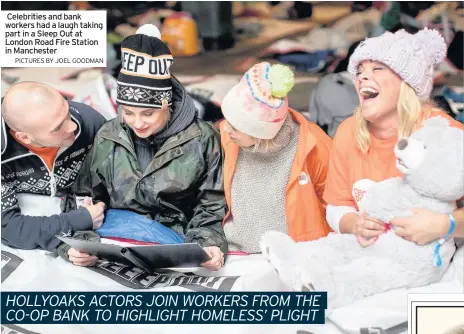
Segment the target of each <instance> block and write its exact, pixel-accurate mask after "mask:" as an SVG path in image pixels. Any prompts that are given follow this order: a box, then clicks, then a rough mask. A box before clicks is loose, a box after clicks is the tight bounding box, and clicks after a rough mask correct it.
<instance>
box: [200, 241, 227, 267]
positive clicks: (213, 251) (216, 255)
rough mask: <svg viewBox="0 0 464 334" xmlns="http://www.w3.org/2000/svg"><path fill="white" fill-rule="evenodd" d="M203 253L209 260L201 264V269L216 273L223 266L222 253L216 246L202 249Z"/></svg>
mask: <svg viewBox="0 0 464 334" xmlns="http://www.w3.org/2000/svg"><path fill="white" fill-rule="evenodd" d="M203 249H204V250H205V252H206V253H207V254H208V255H209V256H210V257H211V260H209V261H206V262H204V263H202V264H201V266H202V267H204V268H206V269H208V270H211V271H216V270H219V269H221V267H222V266H224V253H223V252H222V251H221V249H220V248H219V247H217V246H212V247H204V248H203Z"/></svg>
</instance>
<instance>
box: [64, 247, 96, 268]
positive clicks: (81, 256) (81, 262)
mask: <svg viewBox="0 0 464 334" xmlns="http://www.w3.org/2000/svg"><path fill="white" fill-rule="evenodd" d="M68 257H69V261H71V262H72V263H73V264H74V265H76V266H82V267H91V266H93V265H94V264H95V263H96V262H97V260H98V257H96V256H94V255H89V254H87V253H83V252H80V251H79V250H77V249H75V248H70V249H69V250H68Z"/></svg>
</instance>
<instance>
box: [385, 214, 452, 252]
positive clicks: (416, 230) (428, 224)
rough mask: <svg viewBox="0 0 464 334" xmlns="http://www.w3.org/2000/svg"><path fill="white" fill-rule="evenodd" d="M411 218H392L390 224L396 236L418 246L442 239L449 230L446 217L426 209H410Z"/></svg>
mask: <svg viewBox="0 0 464 334" xmlns="http://www.w3.org/2000/svg"><path fill="white" fill-rule="evenodd" d="M411 211H412V212H413V214H414V215H413V216H411V217H402V218H394V219H392V221H391V224H392V225H393V226H394V227H395V233H396V235H398V236H400V237H403V238H404V239H406V240H409V241H412V242H415V243H416V244H418V245H426V244H428V243H430V242H432V241H434V240H437V239H439V238H441V237H444V236H445V235H446V233H447V232H448V230H449V227H450V223H449V217H448V215H445V214H442V213H436V212H433V211H430V210H427V209H412V210H411Z"/></svg>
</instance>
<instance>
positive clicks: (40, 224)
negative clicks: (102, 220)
mask: <svg viewBox="0 0 464 334" xmlns="http://www.w3.org/2000/svg"><path fill="white" fill-rule="evenodd" d="M1 175H2V190H1V197H2V242H3V243H4V244H6V245H8V246H11V247H15V248H21V249H35V248H39V247H40V248H43V249H46V250H49V251H54V250H55V249H56V247H57V246H58V245H59V244H60V243H61V241H60V240H59V239H57V238H55V235H57V234H58V235H59V234H66V235H69V234H70V233H73V232H74V231H79V230H88V229H91V228H92V217H91V216H90V213H89V211H88V210H87V209H85V208H79V209H77V210H73V211H70V212H68V213H61V214H59V215H53V216H50V217H45V216H27V215H23V214H21V208H20V207H19V203H18V197H17V180H16V177H15V174H14V172H12V171H11V170H10V169H9V168H8V166H5V165H2V170H1Z"/></svg>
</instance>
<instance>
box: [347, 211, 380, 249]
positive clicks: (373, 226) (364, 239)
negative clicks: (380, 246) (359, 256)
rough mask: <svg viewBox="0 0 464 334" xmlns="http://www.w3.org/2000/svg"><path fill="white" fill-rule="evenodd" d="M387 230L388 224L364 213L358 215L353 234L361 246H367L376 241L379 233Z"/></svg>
mask: <svg viewBox="0 0 464 334" xmlns="http://www.w3.org/2000/svg"><path fill="white" fill-rule="evenodd" d="M387 231H388V225H387V224H385V223H383V222H381V221H380V220H378V219H376V218H374V217H371V216H369V215H367V214H365V213H361V214H359V215H358V217H357V219H356V222H355V225H354V228H353V232H352V233H353V234H354V235H355V236H356V239H358V242H359V244H360V245H361V246H362V247H369V246H371V245H372V244H373V243H374V242H376V241H377V239H378V238H379V235H381V234H383V233H385V232H387Z"/></svg>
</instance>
